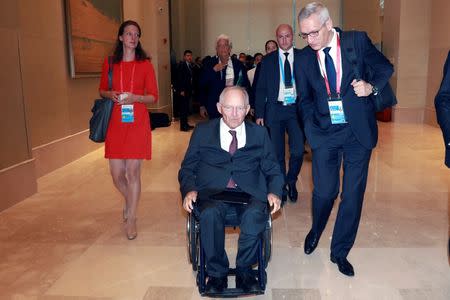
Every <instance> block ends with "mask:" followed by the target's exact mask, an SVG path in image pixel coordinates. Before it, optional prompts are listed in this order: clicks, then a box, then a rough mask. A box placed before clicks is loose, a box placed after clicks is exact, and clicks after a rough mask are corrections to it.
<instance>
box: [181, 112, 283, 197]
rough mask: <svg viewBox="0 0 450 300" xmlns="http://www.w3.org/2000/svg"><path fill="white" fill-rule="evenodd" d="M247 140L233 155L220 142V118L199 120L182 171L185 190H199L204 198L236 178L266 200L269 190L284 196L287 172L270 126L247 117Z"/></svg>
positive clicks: (245, 187) (248, 189) (182, 187)
mask: <svg viewBox="0 0 450 300" xmlns="http://www.w3.org/2000/svg"><path fill="white" fill-rule="evenodd" d="M245 130H246V136H247V137H246V139H247V140H246V144H245V146H244V147H243V148H240V149H238V150H237V151H236V152H235V153H234V155H233V156H231V155H230V153H228V152H227V151H225V150H223V149H222V148H221V146H220V119H213V120H210V121H209V122H204V123H200V124H197V126H196V127H195V130H194V132H193V133H192V136H191V140H190V142H189V147H188V149H187V152H186V155H185V157H184V160H183V162H182V163H181V169H180V171H179V173H178V180H179V182H180V190H181V194H182V196H183V199H184V197H185V196H186V194H187V193H188V192H190V191H197V192H198V197H199V198H200V199H205V198H207V197H208V196H209V195H210V194H212V193H216V192H219V191H223V190H225V189H226V186H227V183H228V181H229V179H230V177H231V175H233V180H234V181H235V182H236V183H237V185H238V187H239V188H240V189H242V190H243V191H244V192H246V193H248V194H250V195H252V196H253V197H254V198H255V199H258V200H260V201H263V202H266V201H267V194H268V193H273V194H275V195H278V196H279V197H280V198H281V193H282V187H283V185H284V178H283V174H282V173H281V171H280V166H279V163H278V161H277V159H276V157H275V152H274V150H273V148H272V143H271V142H270V139H269V135H268V133H267V130H266V129H265V128H264V127H262V126H258V125H256V124H254V123H251V122H247V121H245Z"/></svg>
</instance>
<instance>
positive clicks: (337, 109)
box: [328, 99, 347, 124]
mask: <svg viewBox="0 0 450 300" xmlns="http://www.w3.org/2000/svg"><path fill="white" fill-rule="evenodd" d="M328 108H329V110H330V117H331V124H345V123H347V121H346V120H345V113H344V106H343V105H342V99H336V100H332V101H328Z"/></svg>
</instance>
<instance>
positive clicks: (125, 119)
mask: <svg viewBox="0 0 450 300" xmlns="http://www.w3.org/2000/svg"><path fill="white" fill-rule="evenodd" d="M121 109H122V123H133V122H134V105H133V104H124V105H122V107H121Z"/></svg>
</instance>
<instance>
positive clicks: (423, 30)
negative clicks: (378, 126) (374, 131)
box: [383, 0, 450, 125]
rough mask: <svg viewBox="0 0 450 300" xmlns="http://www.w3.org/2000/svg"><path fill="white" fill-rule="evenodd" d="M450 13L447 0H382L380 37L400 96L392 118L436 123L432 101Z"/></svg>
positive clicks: (447, 44)
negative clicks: (383, 10) (393, 67)
mask: <svg viewBox="0 0 450 300" xmlns="http://www.w3.org/2000/svg"><path fill="white" fill-rule="evenodd" d="M449 13H450V2H449V1H446V0H432V1H421V0H396V1H394V0H393V1H385V12H384V26H383V40H384V46H385V52H386V54H387V56H388V58H390V59H391V61H392V62H393V63H394V66H395V70H396V72H395V73H394V76H393V78H392V80H391V83H393V86H394V88H395V89H396V92H397V97H398V100H399V104H398V105H397V107H395V109H394V110H393V112H394V117H393V119H394V121H395V122H411V123H424V122H425V123H427V124H432V125H436V117H435V110H434V103H433V102H434V96H435V94H436V91H437V89H438V86H439V83H440V81H441V79H442V66H443V63H444V60H445V57H446V55H447V52H448V50H449V48H450V37H449V35H448V28H449V25H450V20H449V19H448V14H449Z"/></svg>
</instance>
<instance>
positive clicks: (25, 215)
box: [0, 123, 450, 300]
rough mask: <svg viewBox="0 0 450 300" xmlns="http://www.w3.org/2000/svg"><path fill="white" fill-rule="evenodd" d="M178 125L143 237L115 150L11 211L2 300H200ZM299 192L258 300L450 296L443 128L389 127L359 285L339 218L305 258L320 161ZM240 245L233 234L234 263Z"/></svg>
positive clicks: (276, 228) (363, 232) (141, 218)
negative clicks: (341, 248)
mask: <svg viewBox="0 0 450 300" xmlns="http://www.w3.org/2000/svg"><path fill="white" fill-rule="evenodd" d="M178 127H179V126H178V124H173V125H172V126H171V127H168V128H158V129H156V130H155V131H153V160H151V161H147V162H145V163H144V166H143V174H142V182H143V185H142V198H141V203H140V207H139V213H138V232H139V235H138V238H137V239H136V240H133V241H128V240H127V239H126V238H125V236H124V232H123V228H122V220H121V210H122V201H121V198H120V195H119V193H118V192H117V191H116V190H115V189H114V187H113V185H112V182H111V178H110V175H109V171H108V164H107V161H106V160H105V159H103V149H99V150H97V151H95V152H92V153H90V154H88V155H86V156H84V157H82V158H81V159H79V160H77V161H75V162H73V163H71V164H68V165H67V166H65V167H63V168H60V169H58V170H56V171H54V172H52V173H50V174H48V175H46V176H43V177H41V178H40V179H39V181H38V186H39V187H38V193H37V194H35V195H33V196H32V197H30V198H28V199H26V200H24V201H23V202H21V203H19V204H17V205H15V206H13V207H11V208H9V209H7V210H5V211H3V212H1V213H0V299H38V300H56V299H62V300H67V299H86V300H87V299H89V300H100V299H130V300H131V299H170V300H172V299H200V298H201V297H200V296H199V294H198V291H197V288H196V285H195V274H194V273H193V272H192V269H191V266H190V265H189V264H188V262H187V251H186V238H185V219H186V215H185V213H184V212H183V210H182V208H181V205H180V203H181V202H180V195H179V192H178V181H177V171H178V169H179V166H180V161H181V160H182V158H183V155H184V152H185V150H186V146H187V143H188V140H189V137H190V133H185V132H180V131H178ZM297 186H298V188H299V190H300V201H299V202H297V203H295V204H293V203H288V204H287V205H286V206H285V207H284V208H283V210H282V211H281V213H279V214H277V215H276V216H275V219H274V223H273V234H274V240H273V252H272V260H271V262H270V264H269V267H268V269H267V272H268V277H269V282H268V287H267V290H266V293H265V295H263V296H258V297H255V298H256V299H288V300H289V299H377V300H378V299H450V265H449V258H448V250H447V243H448V238H449V210H450V204H449V203H450V196H449V195H450V193H449V192H450V170H449V169H446V168H444V166H443V141H442V137H441V134H440V131H439V129H438V128H435V127H431V126H427V125H412V124H393V123H381V124H380V141H379V145H378V147H377V148H376V150H375V151H374V153H373V156H372V161H371V165H370V174H369V183H368V186H367V192H366V198H365V203H364V208H363V215H362V219H361V224H360V227H359V232H358V237H357V240H356V244H355V246H354V248H353V250H352V251H351V252H350V255H349V260H350V261H351V262H352V263H353V265H354V267H355V272H356V276H355V277H354V278H348V277H346V276H344V275H341V274H340V273H339V272H338V270H337V268H336V266H335V265H334V264H332V263H331V262H330V261H329V246H330V236H331V232H332V229H333V225H334V220H335V216H336V210H333V214H332V216H331V218H330V221H329V223H328V226H327V228H326V231H325V232H324V234H323V236H322V239H321V241H320V243H319V247H318V249H317V250H316V251H315V252H314V253H313V254H312V255H310V256H307V255H305V254H304V253H303V241H304V238H305V235H306V233H307V232H308V230H309V227H310V225H311V215H310V210H311V189H312V182H311V157H310V155H306V157H305V162H304V164H303V168H302V171H301V176H300V180H299V182H298V185H297ZM236 236H237V234H236V233H231V234H230V235H228V237H227V248H228V250H229V253H230V260H231V261H233V257H234V255H235V253H236V250H235V242H236ZM250 299H252V298H250Z"/></svg>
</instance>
